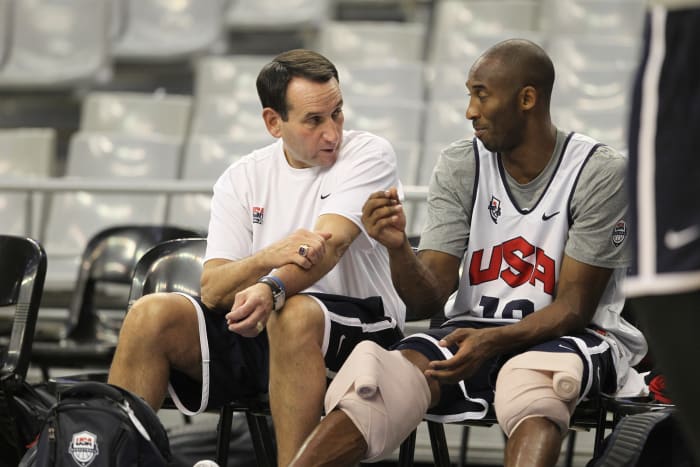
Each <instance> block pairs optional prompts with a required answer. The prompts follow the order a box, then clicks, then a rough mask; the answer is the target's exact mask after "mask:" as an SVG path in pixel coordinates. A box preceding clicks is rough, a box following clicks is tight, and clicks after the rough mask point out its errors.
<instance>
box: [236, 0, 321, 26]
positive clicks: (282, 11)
mask: <svg viewBox="0 0 700 467" xmlns="http://www.w3.org/2000/svg"><path fill="white" fill-rule="evenodd" d="M330 7H331V0H285V1H283V2H280V1H278V0H235V1H232V2H230V4H229V7H228V9H227V10H226V17H225V22H226V27H228V28H229V29H231V30H236V31H245V30H250V29H254V30H280V29H305V28H308V29H316V28H318V26H319V25H320V24H321V23H323V22H324V21H326V20H328V18H329V17H330Z"/></svg>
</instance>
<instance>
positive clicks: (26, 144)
mask: <svg viewBox="0 0 700 467" xmlns="http://www.w3.org/2000/svg"><path fill="white" fill-rule="evenodd" d="M0 1H1V0H0ZM55 146H56V130H54V129H53V128H11V129H1V130H0V178H3V177H5V178H21V179H26V178H30V177H50V176H51V174H52V171H53V163H54V158H55ZM43 199H44V196H43V195H42V194H39V193H36V194H34V195H30V194H28V193H19V192H0V232H3V233H5V234H11V235H20V236H25V235H26V236H31V237H35V238H38V237H39V234H40V231H41V228H40V224H41V221H42V215H41V214H42V206H43ZM28 203H31V204H32V208H31V212H32V214H33V216H32V218H31V219H29V214H28V212H29V209H28V208H27V205H28Z"/></svg>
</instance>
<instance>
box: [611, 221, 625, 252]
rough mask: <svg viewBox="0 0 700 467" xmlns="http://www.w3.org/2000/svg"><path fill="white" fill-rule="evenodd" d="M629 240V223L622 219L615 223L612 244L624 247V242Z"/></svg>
mask: <svg viewBox="0 0 700 467" xmlns="http://www.w3.org/2000/svg"><path fill="white" fill-rule="evenodd" d="M625 238H627V222H625V220H624V219H620V220H619V221H617V222H616V223H615V227H613V231H612V242H613V245H615V246H620V245H622V242H624V241H625Z"/></svg>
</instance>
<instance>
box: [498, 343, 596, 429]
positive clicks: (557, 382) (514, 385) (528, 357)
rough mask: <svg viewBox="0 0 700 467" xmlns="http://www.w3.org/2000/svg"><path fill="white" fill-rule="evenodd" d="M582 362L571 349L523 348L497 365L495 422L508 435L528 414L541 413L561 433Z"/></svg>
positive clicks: (572, 404) (573, 401) (573, 402)
mask: <svg viewBox="0 0 700 467" xmlns="http://www.w3.org/2000/svg"><path fill="white" fill-rule="evenodd" d="M582 378H583V362H581V358H580V357H579V356H578V355H576V354H573V353H553V352H534V351H533V352H525V353H523V354H520V355H517V356H515V357H513V358H511V359H510V360H508V362H506V364H505V365H503V368H501V371H500V372H499V373H498V379H497V381H496V396H495V401H494V404H495V409H496V418H498V423H499V425H501V428H503V431H504V432H505V433H506V435H508V436H510V435H511V434H512V433H513V431H515V429H516V428H517V427H518V425H520V423H521V422H522V421H523V420H525V419H527V418H531V417H545V418H547V419H549V420H551V421H552V422H553V423H555V424H556V425H557V426H558V427H559V430H560V431H561V433H562V436H563V435H565V434H566V433H567V431H568V429H569V420H570V419H571V414H572V413H573V411H574V408H575V407H576V400H577V399H578V394H579V389H580V387H581V379H582Z"/></svg>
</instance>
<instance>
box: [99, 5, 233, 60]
mask: <svg viewBox="0 0 700 467" xmlns="http://www.w3.org/2000/svg"><path fill="white" fill-rule="evenodd" d="M116 1H119V2H122V3H123V4H124V5H123V7H122V8H121V11H122V17H121V21H122V24H121V25H120V26H116V27H114V26H113V27H112V30H113V31H114V30H115V29H116V30H117V31H118V35H117V36H116V37H115V38H114V39H115V43H114V45H113V49H114V50H113V54H114V56H115V58H116V59H117V60H120V61H141V62H144V61H146V62H168V61H178V60H182V59H187V58H188V57H190V56H192V55H195V54H202V53H208V52H211V51H216V50H218V49H221V48H222V47H221V45H222V43H221V42H220V41H221V39H222V33H223V31H224V22H223V14H224V11H225V7H226V6H227V2H226V0H179V1H177V2H165V1H162V0H116Z"/></svg>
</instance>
